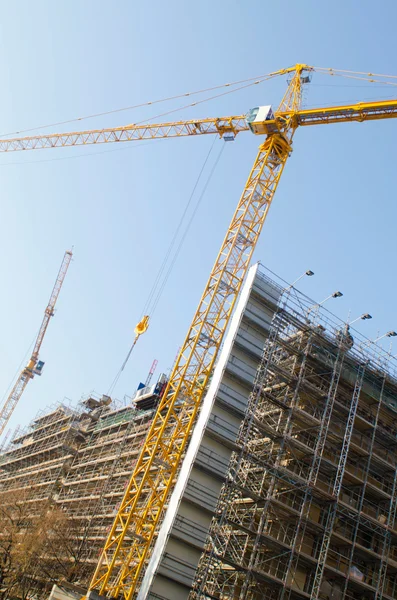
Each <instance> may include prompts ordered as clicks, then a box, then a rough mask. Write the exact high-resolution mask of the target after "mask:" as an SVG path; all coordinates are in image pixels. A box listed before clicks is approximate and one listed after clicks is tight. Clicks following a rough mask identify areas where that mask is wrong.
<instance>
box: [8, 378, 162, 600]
mask: <svg viewBox="0 0 397 600" xmlns="http://www.w3.org/2000/svg"><path fill="white" fill-rule="evenodd" d="M160 387H161V389H162V386H160ZM159 389H160V388H159V386H158V385H156V386H152V388H150V389H149V388H147V392H148V393H147V394H146V395H145V396H144V400H143V402H144V403H145V410H143V409H142V408H141V407H140V398H138V400H137V401H136V402H130V403H129V404H127V405H125V403H122V402H119V401H118V400H114V399H111V398H110V397H109V396H105V395H98V394H96V393H95V392H91V393H90V394H88V395H86V396H83V397H82V398H81V400H80V402H79V403H78V405H77V406H73V403H72V402H71V401H69V400H67V399H65V401H63V402H61V403H55V404H54V405H52V406H50V407H47V409H44V410H41V411H40V412H39V414H38V415H37V416H36V418H35V419H34V420H33V421H32V423H31V424H30V425H29V426H28V427H26V428H25V429H23V430H21V429H19V430H18V431H17V433H16V434H14V435H13V436H12V438H11V440H10V442H9V443H8V445H7V446H6V447H5V449H4V451H3V452H2V453H1V454H0V503H1V505H2V506H3V507H4V506H6V505H7V504H13V503H15V499H16V498H17V499H18V501H19V502H22V503H23V504H27V505H29V507H30V508H29V517H30V518H32V519H40V516H41V515H43V514H44V513H45V511H46V510H48V507H49V506H50V507H53V508H55V507H56V508H58V509H60V511H62V513H63V514H64V515H65V516H66V518H67V531H68V533H67V534H66V535H68V536H69V537H70V540H68V541H67V543H66V544H64V545H63V546H62V545H61V547H60V550H59V553H58V555H57V556H56V557H55V559H54V557H50V556H47V557H45V561H46V564H48V565H49V564H50V563H51V561H54V572H57V564H56V561H62V562H63V573H65V572H67V571H68V569H69V567H70V571H69V572H70V573H73V578H74V580H75V581H79V582H81V583H82V584H83V585H87V584H88V582H89V579H90V577H91V575H92V569H93V566H94V565H95V563H96V561H97V556H98V553H99V551H100V549H101V547H102V545H103V542H104V539H105V538H106V534H107V530H108V529H109V527H110V526H111V523H112V521H113V519H114V515H115V514H116V511H117V507H118V504H119V502H120V500H121V498H122V496H123V493H124V488H125V486H126V484H127V482H128V479H129V476H130V473H131V468H132V465H133V463H134V461H135V460H136V458H137V456H138V453H139V450H140V446H141V444H142V443H143V440H144V438H145V436H146V432H147V429H148V427H149V425H150V421H151V419H152V417H153V415H154V412H155V405H156V403H157V400H158V397H159V394H158V390H159ZM150 390H151V391H152V392H153V393H149V392H150ZM138 395H139V394H138ZM141 395H142V393H141ZM63 541H65V540H63ZM70 550H72V551H71V552H70ZM62 553H64V555H63V554H62ZM40 585H41V584H40V582H38V594H39V595H40V593H41V591H40ZM44 585H45V582H44Z"/></svg>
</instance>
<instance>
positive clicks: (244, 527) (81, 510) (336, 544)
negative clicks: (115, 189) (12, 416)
mask: <svg viewBox="0 0 397 600" xmlns="http://www.w3.org/2000/svg"><path fill="white" fill-rule="evenodd" d="M394 368H395V361H394V359H391V358H390V354H389V355H388V354H387V351H386V352H383V351H382V349H381V348H380V347H379V346H377V345H375V344H372V343H370V342H369V341H368V340H366V338H364V337H362V336H360V334H359V333H358V332H355V331H353V330H352V329H349V327H348V325H347V324H346V323H342V322H340V321H338V320H337V319H336V318H335V317H334V316H333V315H332V314H331V313H329V312H328V311H326V310H324V309H323V308H320V307H319V306H318V305H316V304H314V303H313V301H311V300H310V299H308V298H307V297H306V296H304V295H302V294H301V293H299V292H297V291H296V290H295V288H293V287H289V286H288V285H287V284H286V283H284V282H282V281H281V280H279V279H278V278H277V277H275V276H273V275H271V276H270V275H269V272H267V271H265V270H264V269H263V268H262V267H260V266H259V267H258V265H255V266H254V267H252V268H251V269H250V271H249V274H248V277H247V280H246V283H245V286H244V288H243V290H242V293H241V295H240V299H239V301H238V303H237V305H236V308H235V311H234V315H233V319H232V322H231V324H230V327H229V331H228V333H227V336H226V340H225V342H224V345H223V349H222V351H221V354H220V357H219V359H218V362H217V366H216V368H215V370H214V373H213V376H212V379H211V383H210V385H209V388H208V391H207V394H206V396H205V399H204V401H203V404H202V406H201V411H200V414H199V417H198V420H197V423H196V426H195V428H194V431H193V434H192V437H191V441H190V444H189V447H188V450H187V452H186V455H185V459H184V461H183V464H182V466H181V469H180V471H179V474H178V479H177V483H176V485H175V488H174V491H173V493H172V496H171V498H170V500H169V502H168V506H167V510H166V513H165V516H164V518H163V521H162V524H161V527H160V529H159V532H158V535H157V538H156V542H155V545H154V549H153V552H152V554H151V557H150V560H149V563H148V566H147V568H146V570H145V573H144V576H143V579H142V581H141V584H140V591H139V592H138V595H137V598H138V599H139V600H144V599H146V598H150V599H153V600H155V599H157V600H182V599H187V598H189V600H199V599H200V600H204V599H208V600H209V599H218V600H221V599H222V600H226V599H233V600H237V599H240V600H243V599H252V600H259V599H262V598H263V599H265V600H298V599H305V598H306V599H318V598H324V599H325V598H333V599H337V600H338V599H342V598H346V599H350V600H356V599H357V600H359V599H360V600H361V599H363V598H367V599H374V600H380V599H381V598H385V599H393V598H395V597H396V596H397V551H396V544H397V524H396V506H397V504H396V503H397V482H396V456H397V451H396V445H397V425H396V420H395V417H396V412H397V377H396V375H397V373H395V372H394V371H393V370H394ZM163 383H164V379H163V378H160V380H159V381H158V382H157V383H156V384H155V385H154V386H152V387H150V388H144V389H142V390H140V391H139V392H138V394H137V397H136V398H134V399H133V401H132V402H128V403H127V404H126V405H120V404H117V403H116V402H114V401H112V400H111V399H110V398H108V397H106V396H103V397H95V396H94V395H90V396H89V397H87V398H85V399H83V401H82V402H81V403H80V404H79V406H78V408H70V407H68V406H66V405H64V404H63V405H59V406H56V407H53V408H52V409H50V410H47V411H45V412H43V414H41V415H40V416H39V417H38V418H37V419H36V420H35V421H34V422H33V423H32V425H31V426H30V427H29V428H28V429H27V431H25V432H20V433H19V434H18V436H17V437H15V438H14V439H13V440H12V442H11V443H10V444H9V446H8V447H7V449H6V451H5V452H4V453H3V454H2V456H1V458H0V494H6V493H8V492H9V491H11V490H15V491H18V493H20V494H23V495H24V498H26V502H29V503H30V505H31V506H32V514H33V513H36V514H38V512H39V507H40V505H41V504H44V503H46V502H52V503H55V504H57V505H58V506H59V507H62V508H63V510H64V511H65V512H66V514H67V515H68V518H69V519H70V523H71V527H70V531H71V533H72V534H73V533H74V535H76V537H77V538H79V540H80V553H79V563H80V570H79V577H78V582H79V583H80V584H81V585H83V586H87V584H88V582H89V579H90V576H91V574H92V572H93V570H94V568H95V565H96V562H97V557H98V553H99V552H100V550H101V548H102V546H103V543H104V539H105V537H106V534H107V531H108V529H109V527H110V526H111V524H112V522H113V519H114V516H115V514H116V512H117V507H118V504H119V502H120V500H121V498H122V496H123V491H124V487H125V485H126V483H127V482H128V479H129V476H130V473H131V467H132V465H133V463H134V461H135V460H136V458H137V455H138V452H139V450H140V446H141V444H142V442H143V440H144V437H145V433H146V431H147V428H148V425H149V423H150V420H151V417H152V415H153V414H154V411H155V407H156V402H157V400H158V398H159V397H160V396H161V391H162V386H163ZM0 501H1V496H0ZM76 532H78V533H76ZM395 559H396V560H395ZM64 560H65V562H67V561H68V560H70V556H66V555H65V557H64Z"/></svg>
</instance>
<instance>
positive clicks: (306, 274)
mask: <svg viewBox="0 0 397 600" xmlns="http://www.w3.org/2000/svg"><path fill="white" fill-rule="evenodd" d="M313 275H314V271H311V270H310V269H308V270H307V271H305V272H304V273H302V275H299V277H298V279H295V281H293V282H292V283H291V284H290V285H288V286H287V287H286V288H284V289H283V294H285V292H289V290H290V289H291V288H293V287H295V284H296V283H298V281H300V280H301V279H303V278H304V277H313Z"/></svg>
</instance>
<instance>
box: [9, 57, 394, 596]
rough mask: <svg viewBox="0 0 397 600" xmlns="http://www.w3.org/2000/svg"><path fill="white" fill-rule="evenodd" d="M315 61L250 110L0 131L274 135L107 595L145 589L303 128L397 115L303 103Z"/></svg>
mask: <svg viewBox="0 0 397 600" xmlns="http://www.w3.org/2000/svg"><path fill="white" fill-rule="evenodd" d="M312 71H313V68H312V67H310V66H308V65H303V64H297V65H295V66H294V67H291V68H288V69H283V70H281V71H277V72H275V73H272V74H271V75H272V76H274V75H284V74H287V75H289V77H290V81H289V84H288V88H287V91H286V93H285V95H284V97H283V99H282V101H281V103H280V106H279V107H278V109H277V110H276V111H275V112H274V113H273V111H272V109H271V107H270V106H262V107H258V108H255V109H252V110H251V111H250V112H249V113H248V115H239V116H230V117H222V118H213V119H211V118H210V119H200V120H197V119H196V120H191V121H179V122H173V123H163V124H151V125H127V126H125V127H117V128H109V129H101V130H89V131H80V132H71V133H60V134H49V135H40V136H29V137H23V138H13V139H8V140H6V139H2V140H0V152H11V151H18V150H29V149H31V150H34V149H40V148H57V147H65V146H78V145H87V144H103V143H111V142H125V141H134V140H144V139H154V138H167V137H184V136H192V135H206V134H218V135H220V136H221V137H224V138H226V137H229V136H233V137H234V136H236V135H237V134H238V133H240V132H243V131H248V130H251V131H252V132H253V133H254V134H256V135H263V136H265V139H264V141H263V142H262V143H261V145H260V146H259V151H258V154H257V157H256V159H255V162H254V165H253V167H252V170H251V173H250V175H249V177H248V180H247V183H246V185H245V187H244V190H243V193H242V195H241V198H240V200H239V202H238V205H237V208H236V210H235V212H234V215H233V217H232V221H231V223H230V225H229V228H228V230H227V232H226V236H225V238H224V240H223V242H222V245H221V248H220V251H219V254H218V256H217V258H216V261H215V264H214V266H213V268H212V271H211V273H210V276H209V279H208V282H207V284H206V286H205V289H204V292H203V295H202V297H201V300H200V302H199V305H198V308H197V311H196V313H195V315H194V317H193V320H192V323H191V325H190V327H189V330H188V332H187V335H186V338H185V341H184V343H183V345H182V346H181V349H180V352H179V355H178V358H177V360H176V363H175V365H174V368H173V370H172V373H171V376H170V380H169V383H168V385H167V387H166V390H165V392H164V394H163V396H162V399H161V401H160V403H159V405H158V408H157V411H156V414H155V416H154V418H153V421H152V423H151V426H150V429H149V431H148V434H147V437H146V440H145V442H144V444H143V446H142V449H141V452H140V455H139V457H138V459H137V461H136V463H135V464H134V467H133V472H132V474H131V478H130V481H129V483H128V485H127V487H126V489H125V493H124V497H123V499H122V501H121V503H120V505H119V507H118V511H117V515H116V517H115V520H114V523H113V525H112V527H111V530H110V532H109V534H108V538H107V540H106V542H105V546H104V548H103V551H102V553H101V556H100V558H99V561H98V565H97V567H96V570H95V573H94V575H93V578H92V581H91V583H90V588H89V589H90V590H96V591H98V592H99V594H101V595H104V596H107V597H112V598H117V597H124V598H125V599H126V600H130V599H131V598H133V597H136V595H137V593H139V586H140V582H141V580H142V577H143V574H144V570H145V566H146V564H147V561H148V559H149V556H150V554H151V551H152V548H153V544H154V541H155V539H156V534H157V532H158V528H159V525H160V522H161V520H162V517H163V514H164V510H165V506H166V503H167V500H168V499H169V496H170V493H171V491H172V489H173V487H174V484H175V480H176V477H177V474H178V469H179V467H180V465H181V460H182V456H183V453H184V450H185V448H186V444H187V443H188V440H189V436H190V433H191V431H192V427H193V424H194V422H195V418H196V415H197V411H198V409H199V407H200V403H201V399H202V397H203V394H204V393H205V389H206V386H207V384H208V379H209V377H210V374H211V372H212V370H213V367H214V363H215V360H216V357H217V354H218V351H219V348H220V345H221V342H222V339H223V336H224V333H225V330H226V327H227V325H228V322H229V319H230V316H231V313H232V311H233V307H234V304H235V302H236V299H237V296H238V293H239V291H240V289H241V286H242V283H243V280H244V277H245V275H246V273H247V269H248V267H249V263H250V259H251V256H252V253H253V251H254V249H255V246H256V244H257V241H258V238H259V235H260V233H261V230H262V227H263V224H264V221H265V219H266V216H267V213H268V211H269V208H270V205H271V203H272V200H273V196H274V193H275V191H276V188H277V185H278V182H279V180H280V177H281V174H282V172H283V169H284V166H285V163H286V161H287V159H288V157H289V156H290V154H291V151H292V139H293V136H294V133H295V131H296V129H297V128H298V127H300V126H306V125H320V124H329V123H338V122H351V121H359V122H361V121H370V120H378V119H389V118H395V117H397V99H396V100H388V101H380V102H365V103H359V104H351V105H343V106H333V107H328V108H321V107H320V108H316V109H308V110H301V104H302V90H303V86H304V85H305V84H307V83H309V82H310V78H311V74H312Z"/></svg>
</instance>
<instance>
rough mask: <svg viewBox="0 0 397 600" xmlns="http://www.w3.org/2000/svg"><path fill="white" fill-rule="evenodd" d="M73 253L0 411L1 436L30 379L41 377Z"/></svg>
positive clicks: (66, 260)
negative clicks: (48, 336)
mask: <svg viewBox="0 0 397 600" xmlns="http://www.w3.org/2000/svg"><path fill="white" fill-rule="evenodd" d="M72 256H73V253H72V251H71V250H67V251H66V252H65V255H64V257H63V260H62V264H61V267H60V269H59V272H58V275H57V278H56V281H55V285H54V287H53V290H52V292H51V296H50V300H49V302H48V305H47V308H46V309H45V311H44V317H43V321H42V323H41V327H40V330H39V333H38V335H37V338H36V341H35V345H34V348H33V352H32V355H31V357H30V360H29V362H28V364H27V365H26V367H25V368H24V369H23V370H22V371H21V373H20V374H19V377H18V379H17V380H16V383H15V385H14V387H13V388H12V390H11V392H10V394H9V396H8V397H7V399H6V400H5V402H4V404H3V406H2V407H1V409H0V435H1V434H2V433H3V431H4V429H5V427H6V425H7V423H8V421H9V420H10V418H11V415H12V413H13V412H14V409H15V407H16V405H17V404H18V402H19V400H20V398H21V396H22V394H23V392H24V390H25V388H26V386H27V384H28V382H29V380H30V379H33V377H34V376H35V375H41V373H42V370H43V367H44V362H43V361H42V360H39V352H40V348H41V344H42V343H43V339H44V336H45V333H46V331H47V327H48V324H49V322H50V319H51V317H53V316H54V314H55V313H54V309H55V304H56V301H57V300H58V296H59V292H60V291H61V287H62V284H63V282H64V279H65V276H66V273H67V270H68V268H69V265H70V261H71V260H72Z"/></svg>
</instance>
